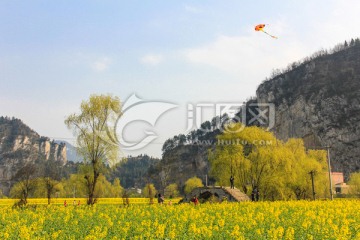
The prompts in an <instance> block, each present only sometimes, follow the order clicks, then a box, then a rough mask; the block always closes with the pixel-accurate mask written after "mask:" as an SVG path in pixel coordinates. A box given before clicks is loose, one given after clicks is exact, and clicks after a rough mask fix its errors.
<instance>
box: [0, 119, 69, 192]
mask: <svg viewBox="0 0 360 240" xmlns="http://www.w3.org/2000/svg"><path fill="white" fill-rule="evenodd" d="M38 160H45V161H48V160H53V161H56V162H58V163H59V165H64V164H66V162H67V157H66V146H65V144H62V143H60V144H58V143H55V142H53V141H50V139H49V138H47V137H41V136H40V135H39V134H38V133H36V132H35V131H33V130H32V129H30V128H29V127H28V126H26V125H25V124H24V123H23V122H22V121H21V120H19V119H16V118H12V119H10V118H7V117H0V189H2V191H3V192H4V193H5V194H7V193H8V191H9V187H10V186H11V185H12V178H13V176H14V175H15V174H16V172H17V171H18V169H20V167H21V166H23V165H24V163H26V162H35V161H38Z"/></svg>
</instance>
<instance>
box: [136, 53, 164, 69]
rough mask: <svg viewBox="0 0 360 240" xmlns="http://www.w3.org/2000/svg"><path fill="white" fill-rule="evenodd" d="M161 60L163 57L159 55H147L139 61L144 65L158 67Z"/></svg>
mask: <svg viewBox="0 0 360 240" xmlns="http://www.w3.org/2000/svg"><path fill="white" fill-rule="evenodd" d="M163 58H164V57H163V56H162V55H160V54H148V55H145V56H143V57H142V58H141V59H140V61H141V62H142V63H143V64H146V65H152V66H156V65H159V64H160V63H161V62H162V61H163Z"/></svg>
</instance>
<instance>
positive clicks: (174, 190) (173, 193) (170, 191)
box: [164, 183, 179, 198]
mask: <svg viewBox="0 0 360 240" xmlns="http://www.w3.org/2000/svg"><path fill="white" fill-rule="evenodd" d="M164 195H165V197H168V198H174V197H178V196H179V190H178V186H177V184H176V183H172V184H170V185H168V186H167V187H166V188H165V194H164Z"/></svg>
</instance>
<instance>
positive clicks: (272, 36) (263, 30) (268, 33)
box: [262, 30, 278, 39]
mask: <svg viewBox="0 0 360 240" xmlns="http://www.w3.org/2000/svg"><path fill="white" fill-rule="evenodd" d="M262 31H263V32H264V33H266V34H267V35H269V36H270V37H272V38H275V39H278V38H277V37H276V36H274V35H271V34H269V33H267V32H265V31H264V30H262Z"/></svg>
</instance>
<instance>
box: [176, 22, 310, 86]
mask: <svg viewBox="0 0 360 240" xmlns="http://www.w3.org/2000/svg"><path fill="white" fill-rule="evenodd" d="M279 26H281V24H279ZM283 27H285V26H282V27H278V28H276V29H275V28H274V29H271V30H272V31H273V32H270V33H271V34H274V35H277V34H281V32H282V28H283ZM250 28H251V29H252V27H249V29H250ZM269 31H270V30H269ZM303 52H304V51H303V46H302V44H300V43H299V42H297V41H295V40H291V39H282V38H281V36H280V37H279V39H277V40H276V39H273V38H271V37H269V36H267V35H266V34H264V33H262V32H255V31H253V32H250V33H249V34H248V35H247V36H226V35H221V36H219V37H217V38H216V39H215V40H214V41H213V42H211V43H208V44H206V45H203V46H200V47H197V48H191V49H186V50H184V51H183V54H184V56H185V58H186V59H187V60H188V61H189V62H191V63H192V64H203V65H208V66H211V67H214V68H216V69H220V70H222V71H224V72H226V73H228V74H231V75H234V76H236V77H237V78H239V79H241V80H243V81H244V82H249V81H250V80H255V81H257V82H258V81H261V80H263V79H264V78H265V77H266V76H268V75H269V74H270V72H271V70H272V69H274V68H283V67H286V66H287V65H288V64H289V63H291V62H293V61H296V60H299V59H301V58H302V57H305V55H304V53H303Z"/></svg>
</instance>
